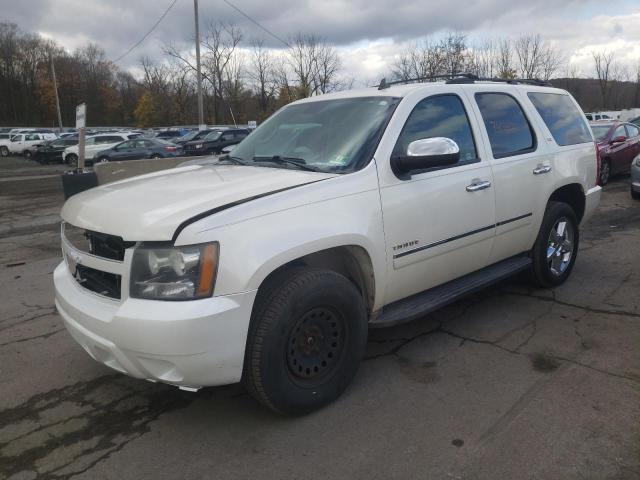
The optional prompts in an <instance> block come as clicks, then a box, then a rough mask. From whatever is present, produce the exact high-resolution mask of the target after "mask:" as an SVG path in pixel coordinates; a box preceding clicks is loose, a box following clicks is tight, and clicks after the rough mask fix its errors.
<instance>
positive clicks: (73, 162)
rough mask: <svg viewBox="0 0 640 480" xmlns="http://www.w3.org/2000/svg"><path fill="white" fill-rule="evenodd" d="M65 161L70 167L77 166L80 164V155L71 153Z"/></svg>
mask: <svg viewBox="0 0 640 480" xmlns="http://www.w3.org/2000/svg"><path fill="white" fill-rule="evenodd" d="M64 161H65V162H66V163H67V164H68V165H69V166H70V167H73V168H76V167H77V166H78V155H76V154H75V153H70V154H69V155H67V156H66V157H65V159H64Z"/></svg>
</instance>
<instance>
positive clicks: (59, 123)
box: [49, 50, 62, 132]
mask: <svg viewBox="0 0 640 480" xmlns="http://www.w3.org/2000/svg"><path fill="white" fill-rule="evenodd" d="M49 60H50V62H51V76H52V77H53V90H54V91H55V94H56V110H57V111H58V127H59V128H60V132H62V114H61V113H60V98H59V97H58V81H57V80H56V67H55V65H54V63H53V55H52V54H51V50H49Z"/></svg>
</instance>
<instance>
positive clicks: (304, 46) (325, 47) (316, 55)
mask: <svg viewBox="0 0 640 480" xmlns="http://www.w3.org/2000/svg"><path fill="white" fill-rule="evenodd" d="M289 43H290V44H291V48H290V49H289V50H288V51H287V61H286V65H283V66H284V67H288V69H289V70H290V71H291V73H292V75H291V77H292V78H293V81H294V82H295V85H296V89H297V97H309V96H311V95H315V94H318V93H326V92H328V91H331V90H333V89H335V87H336V79H337V74H338V72H339V70H340V68H341V64H340V58H339V56H338V52H337V51H336V49H335V48H334V47H332V46H330V45H329V44H327V42H325V41H324V40H323V39H322V38H320V37H318V36H317V35H313V34H303V33H298V34H297V35H296V36H295V37H293V39H291V40H290V42H289ZM279 77H280V79H281V80H283V79H286V80H287V81H288V80H289V77H290V76H289V75H285V72H284V71H283V70H282V68H281V69H280V74H279ZM286 88H288V89H289V88H290V87H289V86H287V87H286Z"/></svg>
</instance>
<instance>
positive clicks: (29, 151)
mask: <svg viewBox="0 0 640 480" xmlns="http://www.w3.org/2000/svg"><path fill="white" fill-rule="evenodd" d="M22 155H24V158H31V155H32V154H31V150H25V151H24V152H22Z"/></svg>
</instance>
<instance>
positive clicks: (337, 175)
mask: <svg viewBox="0 0 640 480" xmlns="http://www.w3.org/2000/svg"><path fill="white" fill-rule="evenodd" d="M596 152H597V148H596V145H595V143H594V139H593V136H592V133H591V130H590V129H589V125H588V123H587V121H586V119H585V117H584V115H583V114H582V112H581V111H580V108H579V106H578V104H577V103H576V102H575V100H574V99H573V98H572V97H571V96H570V95H569V94H568V93H567V92H566V91H564V90H561V89H557V88H551V87H546V86H542V85H531V84H516V82H513V84H510V83H502V82H490V81H475V80H473V79H470V78H465V79H464V83H462V82H455V81H454V82H453V83H446V82H437V83H436V82H434V83H412V84H408V85H391V86H389V85H388V84H387V85H385V83H384V82H382V84H381V86H380V87H378V88H368V89H362V90H355V91H351V92H340V93H337V94H327V95H321V96H316V97H311V98H307V99H303V100H299V101H297V102H294V103H292V104H289V105H287V106H285V107H283V108H282V109H280V110H279V111H278V112H277V113H275V114H274V115H273V116H272V117H271V118H270V119H269V120H268V121H266V122H264V123H263V124H262V125H260V126H259V127H258V128H257V129H256V130H255V131H254V132H253V133H252V134H251V135H249V136H248V137H247V138H246V139H245V140H244V141H243V142H242V143H240V144H239V145H238V146H237V147H236V148H235V149H234V150H233V151H232V152H231V154H230V155H229V156H227V157H225V158H220V159H218V161H217V162H215V163H213V164H207V165H200V166H198V165H194V164H192V165H190V166H185V167H181V168H174V169H170V170H165V171H162V172H155V173H152V174H149V175H146V176H142V177H134V178H131V179H128V180H122V181H119V182H116V183H111V184H108V185H103V186H98V187H96V188H92V189H91V190H88V191H85V192H82V193H80V194H78V195H75V196H73V197H71V198H70V199H69V200H68V201H67V202H66V204H65V205H64V207H63V209H62V213H61V215H62V218H63V220H64V222H65V223H64V225H63V229H62V249H63V252H64V261H63V262H62V263H61V264H60V265H59V266H58V267H57V268H56V269H55V272H54V275H53V280H54V284H55V298H56V300H55V303H56V307H57V309H58V311H59V312H60V315H61V317H62V319H63V320H64V323H65V325H66V327H67V329H68V330H69V331H70V332H71V335H72V336H73V338H74V339H75V340H76V341H77V342H78V343H79V344H81V345H82V347H83V348H84V350H86V351H87V352H89V354H90V355H91V356H92V357H93V358H94V359H96V360H97V361H99V362H102V363H104V364H105V365H107V366H109V367H110V368H112V369H115V370H117V371H119V372H124V373H128V374H129V375H132V376H134V377H137V378H141V379H147V380H153V381H158V382H164V383H169V384H173V385H177V386H179V387H181V388H183V389H186V390H191V391H193V390H196V389H198V388H200V387H203V386H206V385H222V384H228V383H233V382H238V381H242V382H243V383H244V385H245V386H246V388H247V389H248V391H249V392H250V393H251V394H252V395H253V396H254V397H255V398H257V399H258V400H259V401H260V402H262V403H263V404H264V405H266V406H267V407H268V408H271V409H273V410H275V411H277V412H281V413H303V412H308V411H311V410H314V409H317V408H320V407H322V406H324V405H326V404H328V403H329V402H331V401H332V400H334V399H335V398H337V397H338V396H339V395H340V394H341V393H342V391H343V390H344V389H345V388H346V387H347V385H348V384H349V383H350V381H351V380H352V379H353V377H354V375H355V374H356V371H357V369H358V365H359V363H360V361H361V359H362V356H363V354H364V351H365V346H366V343H367V331H368V328H374V327H379V326H389V325H396V324H399V323H402V322H407V321H410V320H415V319H417V318H421V317H424V316H425V315H426V314H428V313H429V312H431V311H433V310H435V309H436V308H439V307H441V306H443V305H445V304H447V303H449V302H452V301H454V300H456V299H458V298H460V297H461V296H462V295H464V294H468V293H469V292H472V291H476V290H478V289H479V288H481V287H483V286H486V285H489V284H491V283H493V282H496V281H499V280H502V279H504V278H506V277H508V276H509V275H511V274H515V273H516V272H521V271H529V272H530V275H531V276H532V278H533V279H534V280H535V282H536V284H537V285H538V286H541V287H555V286H557V285H560V284H562V283H563V282H565V281H566V280H567V278H568V277H569V275H570V274H571V271H572V268H573V266H574V265H575V261H576V257H577V254H578V251H579V250H578V247H579V241H580V227H579V226H580V224H581V223H582V222H584V221H585V220H587V219H588V218H589V217H590V216H591V214H592V213H593V211H594V209H595V208H596V207H597V205H598V202H599V199H600V194H601V188H600V187H599V186H598V185H597V182H598V171H599V169H598V158H597V154H596ZM74 232H79V233H84V234H85V235H86V236H87V237H88V238H89V245H90V247H86V246H84V245H74V243H73V238H74V235H73V233H74Z"/></svg>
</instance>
